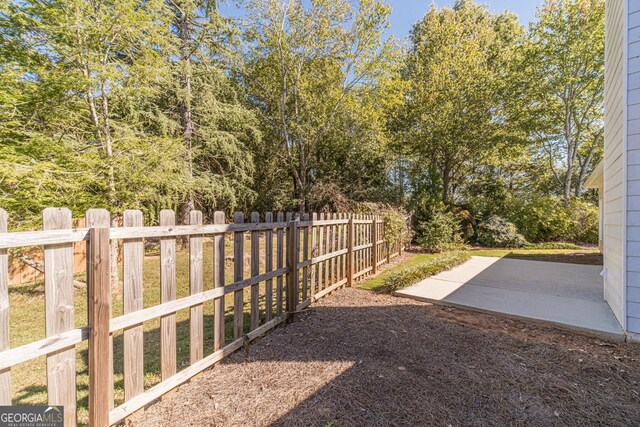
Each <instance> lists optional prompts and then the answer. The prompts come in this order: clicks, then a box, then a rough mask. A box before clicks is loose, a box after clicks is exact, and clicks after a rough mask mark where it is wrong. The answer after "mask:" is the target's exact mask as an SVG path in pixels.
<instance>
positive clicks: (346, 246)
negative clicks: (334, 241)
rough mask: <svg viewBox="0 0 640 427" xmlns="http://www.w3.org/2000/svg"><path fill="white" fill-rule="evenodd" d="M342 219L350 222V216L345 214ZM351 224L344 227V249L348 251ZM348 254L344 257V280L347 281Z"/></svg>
mask: <svg viewBox="0 0 640 427" xmlns="http://www.w3.org/2000/svg"><path fill="white" fill-rule="evenodd" d="M342 219H343V220H347V221H349V215H347V214H345V213H343V214H342ZM348 239H349V224H348V222H347V224H343V225H342V249H347V248H348V246H349V242H348ZM347 258H348V257H347V254H344V255H342V278H343V279H346V277H347Z"/></svg>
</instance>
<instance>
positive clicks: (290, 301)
mask: <svg viewBox="0 0 640 427" xmlns="http://www.w3.org/2000/svg"><path fill="white" fill-rule="evenodd" d="M297 237H298V222H297V221H295V220H293V221H289V232H288V233H287V267H288V268H289V276H288V277H287V278H288V279H289V280H288V281H287V313H288V317H287V321H288V322H289V323H290V322H293V321H294V320H295V312H296V310H297V307H298V277H299V276H298V238H297Z"/></svg>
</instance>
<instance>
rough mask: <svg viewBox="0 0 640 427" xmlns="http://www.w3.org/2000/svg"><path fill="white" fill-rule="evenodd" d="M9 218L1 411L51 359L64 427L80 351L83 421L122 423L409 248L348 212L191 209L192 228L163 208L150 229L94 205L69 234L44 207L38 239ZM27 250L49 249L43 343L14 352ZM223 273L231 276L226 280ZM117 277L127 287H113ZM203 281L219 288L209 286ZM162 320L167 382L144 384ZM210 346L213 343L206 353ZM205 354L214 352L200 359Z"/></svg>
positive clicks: (0, 328)
mask: <svg viewBox="0 0 640 427" xmlns="http://www.w3.org/2000/svg"><path fill="white" fill-rule="evenodd" d="M8 219H9V218H8V215H7V213H6V212H5V211H4V210H2V209H0V405H9V404H11V403H12V392H11V390H12V383H11V370H12V368H14V367H15V366H16V365H19V364H22V363H25V362H28V361H32V360H33V359H36V358H38V357H45V358H46V364H47V369H46V371H47V395H48V403H49V404H50V405H64V408H65V426H75V425H77V422H78V420H77V412H76V410H77V397H76V396H77V374H76V352H77V351H78V350H77V346H78V345H80V344H81V343H84V342H85V341H88V356H87V357H88V366H89V369H88V374H89V375H88V377H89V378H88V381H89V385H88V394H89V399H88V420H86V421H84V422H87V421H88V422H89V424H90V425H92V426H107V425H111V424H115V423H118V422H120V421H122V420H124V419H125V418H127V417H128V416H130V415H131V414H133V413H134V412H136V411H138V410H140V409H141V408H144V407H145V406H146V405H148V404H149V403H151V402H152V401H154V400H155V399H158V398H160V397H161V396H162V395H164V394H166V393H167V392H169V391H171V390H172V389H173V388H175V387H177V386H179V385H180V384H182V383H184V382H185V381H187V380H189V379H190V378H191V377H193V376H194V375H196V374H198V373H200V372H202V371H203V370H204V369H207V368H209V367H211V366H213V365H214V364H216V363H218V362H220V361H221V360H223V359H224V358H225V357H226V356H228V355H229V354H231V353H232V352H234V351H236V350H238V349H240V348H241V347H242V346H243V345H245V344H246V343H247V342H249V341H252V340H254V339H256V338H258V337H260V336H261V335H263V334H264V333H266V332H268V331H269V330H271V329H273V328H274V327H276V326H277V325H279V324H280V323H282V322H285V321H293V319H294V317H295V314H296V313H297V312H299V311H300V310H302V309H304V308H305V307H308V306H309V305H310V304H312V303H313V302H315V301H317V300H319V299H321V298H323V297H324V296H326V295H328V294H330V293H331V292H333V291H335V290H337V289H339V288H341V287H343V286H351V285H353V284H354V283H355V282H356V281H358V280H362V279H363V278H365V277H367V276H368V275H371V274H376V273H377V269H378V267H379V266H380V265H382V264H384V263H386V262H389V260H390V259H391V258H393V257H394V256H396V255H397V254H399V253H401V251H402V244H403V242H392V243H389V242H387V240H386V239H385V228H384V221H383V220H382V218H381V217H379V216H363V215H351V214H344V213H329V214H325V213H321V214H316V213H313V214H303V215H297V214H296V215H294V214H292V213H286V214H284V213H277V214H275V215H274V214H272V213H266V214H265V215H262V216H261V215H259V214H258V213H255V212H254V213H252V214H251V215H250V217H249V218H248V222H245V218H244V215H243V214H242V213H236V214H235V215H234V218H233V223H231V224H228V223H226V218H225V215H224V213H223V212H216V213H215V215H214V217H213V223H212V224H203V216H202V213H201V212H199V211H193V212H191V213H190V217H189V222H190V224H189V225H176V222H175V213H174V212H173V211H169V210H164V211H162V212H161V214H160V224H159V225H154V226H143V216H142V212H140V211H136V210H127V211H125V212H124V215H123V216H122V218H118V221H114V222H112V218H111V215H110V214H109V212H107V211H106V210H103V209H91V210H89V211H87V213H86V216H85V221H86V225H87V227H86V228H77V229H73V228H72V225H71V224H72V221H71V212H70V211H69V210H68V209H64V208H48V209H46V210H45V211H44V212H43V231H29V232H9V231H8V228H7V223H8ZM274 219H275V221H274ZM113 223H115V224H118V223H120V224H122V226H121V227H116V226H113V225H112V224H113ZM148 239H152V241H154V242H156V241H158V242H159V252H158V253H157V254H154V255H147V254H146V253H145V241H146V240H148ZM76 242H86V251H87V268H86V292H87V299H86V301H87V302H86V304H87V306H86V307H76V305H77V304H78V302H77V301H74V285H77V281H76V280H75V279H74V268H73V264H74V263H73V253H72V245H73V243H76ZM178 243H182V247H183V248H184V249H182V250H181V249H180V247H179V246H178ZM205 245H206V247H207V248H210V249H208V250H209V251H211V252H212V253H213V255H212V257H211V259H205V255H204V254H205V250H204V248H205ZM209 245H210V246H209ZM27 246H38V247H41V248H42V251H43V252H44V307H45V310H44V313H43V314H42V315H43V316H44V318H45V326H46V331H45V334H46V336H45V338H43V339H40V340H36V341H33V342H31V343H28V344H24V345H20V346H17V347H13V348H12V347H11V346H10V328H9V322H10V318H9V311H10V292H9V272H8V250H9V249H13V248H21V247H27ZM245 251H246V252H247V253H248V254H249V256H248V260H247V259H245ZM187 252H188V254H187ZM182 253H185V255H184V256H185V257H188V291H189V294H188V295H186V296H180V297H177V292H176V290H177V289H178V287H179V286H178V285H182V283H181V282H178V280H179V279H178V275H177V271H178V262H177V259H178V258H179V257H181V256H182V255H180V254H182ZM226 255H228V256H226ZM149 256H154V257H157V258H158V260H159V269H160V271H159V282H158V284H159V289H158V290H159V295H160V298H159V302H157V301H156V302H155V303H154V304H152V305H150V306H147V307H145V306H144V304H143V297H144V294H145V292H148V291H149V290H148V289H144V286H143V284H144V283H143V270H144V269H145V266H146V264H145V257H149ZM181 259H182V258H181ZM245 261H248V263H247V262H245ZM227 262H229V264H228V263H227ZM207 263H211V264H212V265H211V268H210V269H208V270H206V271H209V272H210V273H209V274H212V276H213V277H210V276H207V277H205V267H204V266H205V264H207ZM115 266H118V268H121V273H118V271H119V270H118V268H114V267H115ZM226 267H228V268H229V269H230V271H231V272H232V273H231V272H227V273H225V268H226ZM147 268H148V267H147ZM119 274H122V277H121V280H119V279H118V278H119ZM114 277H115V280H114ZM227 277H229V278H230V279H231V278H232V280H226V279H227ZM114 281H115V283H116V287H119V288H118V289H120V290H118V289H114ZM205 282H206V283H207V284H209V283H211V284H212V287H210V288H209V289H205V287H206V286H205ZM207 286H210V285H207ZM114 296H117V297H118V298H121V299H122V312H121V314H114V313H113V309H112V306H113V301H112V300H113V298H114ZM205 304H212V309H213V315H212V317H213V319H212V327H213V334H212V336H211V334H210V333H205V332H206V330H205V321H204V319H205V315H204V308H205ZM225 304H226V305H228V306H229V307H228V308H229V310H230V311H229V313H230V314H229V316H228V317H226V316H225V312H226V308H227V307H226V305H225ZM85 308H86V311H87V313H88V316H87V319H88V321H87V324H86V325H84V326H80V327H77V326H76V322H75V317H74V316H75V313H76V311H78V310H79V309H82V310H83V312H84V309H85ZM180 310H187V311H188V314H189V320H188V323H189V325H188V334H189V336H188V338H189V343H188V346H189V356H188V359H189V361H188V366H186V367H183V366H182V365H180V366H179V364H178V361H177V356H176V355H177V352H178V348H177V345H178V344H177V341H178V335H177V317H176V314H177V313H178V312H179V311H180ZM158 319H159V337H160V339H159V353H160V360H159V361H160V363H159V365H160V377H161V379H160V381H159V382H158V383H157V384H155V385H151V386H148V387H145V364H144V357H145V354H146V352H148V351H150V350H151V349H150V348H147V349H145V341H144V336H145V330H144V328H143V325H144V323H145V322H149V321H157V320H158ZM227 326H228V328H227ZM227 329H228V331H227V332H228V333H227V334H226V333H225V331H226V330H227ZM114 334H121V335H122V347H121V350H119V351H122V363H123V365H122V376H123V378H124V382H123V395H124V398H119V404H117V405H116V404H115V400H117V399H114V387H115V385H114V372H113V371H114V369H113V366H114ZM205 337H207V338H205ZM209 339H211V343H212V345H211V347H208V345H209V344H207V345H205V344H206V343H207V340H209ZM85 345H86V344H85ZM205 348H212V351H211V352H210V353H209V354H205ZM118 354H119V355H120V353H118ZM35 362H37V361H33V363H35ZM30 363H31V362H30Z"/></svg>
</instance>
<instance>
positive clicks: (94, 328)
mask: <svg viewBox="0 0 640 427" xmlns="http://www.w3.org/2000/svg"><path fill="white" fill-rule="evenodd" d="M87 214H89V213H87ZM89 247H90V248H91V250H90V251H89V257H90V258H89V270H87V277H88V281H87V295H88V301H89V310H88V311H89V319H88V320H89V326H90V328H91V330H90V332H89V425H90V426H92V427H94V426H95V427H107V426H108V425H109V410H110V409H111V405H112V401H113V399H112V397H111V393H108V392H105V388H106V389H107V390H112V389H113V379H112V368H113V356H112V354H111V351H112V350H111V349H112V348H113V345H112V342H111V340H110V334H109V323H110V318H111V286H110V273H111V270H110V267H109V265H110V255H111V254H110V245H109V228H107V227H102V228H91V229H90V231H89ZM73 380H74V386H75V378H74V379H73ZM66 409H67V408H66V407H65V412H66ZM73 415H74V417H75V413H74V414H73Z"/></svg>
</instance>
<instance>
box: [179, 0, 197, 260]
mask: <svg viewBox="0 0 640 427" xmlns="http://www.w3.org/2000/svg"><path fill="white" fill-rule="evenodd" d="M185 3H186V4H185ZM181 5H182V8H181V9H180V10H179V11H178V12H177V13H178V16H177V20H178V25H177V27H178V31H179V38H180V63H181V69H180V79H181V89H182V93H181V97H180V125H181V127H182V140H183V142H184V145H185V147H186V150H187V163H188V164H187V167H188V172H189V177H190V178H193V131H194V123H193V116H192V108H191V101H192V95H193V94H192V91H191V73H192V70H191V49H192V46H191V32H192V27H191V22H190V18H191V10H190V9H189V7H190V5H189V4H188V2H182V3H181ZM195 207H196V206H195V198H194V194H193V193H192V192H191V191H189V193H188V194H187V197H186V199H185V200H184V202H183V203H182V208H181V213H182V218H181V222H182V224H188V223H189V215H190V213H191V211H192V210H194V209H195ZM187 244H188V239H187V238H183V239H182V247H183V248H184V247H186V246H187Z"/></svg>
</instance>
